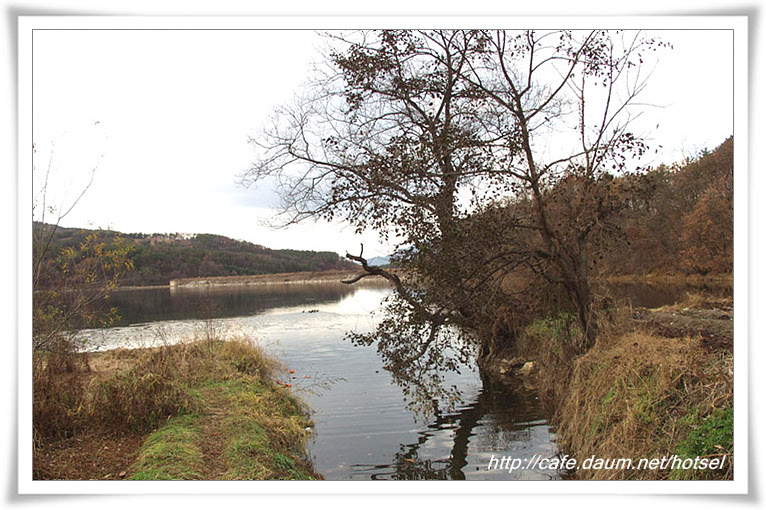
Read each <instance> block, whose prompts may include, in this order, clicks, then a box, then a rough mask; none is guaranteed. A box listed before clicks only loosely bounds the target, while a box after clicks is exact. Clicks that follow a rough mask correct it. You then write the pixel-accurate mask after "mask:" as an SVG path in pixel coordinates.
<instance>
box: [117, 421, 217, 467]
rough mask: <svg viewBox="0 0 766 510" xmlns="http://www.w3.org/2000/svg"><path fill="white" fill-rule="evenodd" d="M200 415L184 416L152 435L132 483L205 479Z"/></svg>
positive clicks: (141, 455)
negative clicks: (200, 446)
mask: <svg viewBox="0 0 766 510" xmlns="http://www.w3.org/2000/svg"><path fill="white" fill-rule="evenodd" d="M198 423H199V416H198V415H186V416H180V417H177V418H174V419H172V420H170V421H169V422H168V423H167V424H166V425H165V426H164V427H162V428H160V429H159V430H158V431H157V432H155V433H153V434H151V435H150V436H149V438H148V439H147V440H146V442H145V443H144V446H143V448H142V450H141V453H140V454H139V456H138V459H137V460H136V462H135V464H134V465H133V471H134V473H133V475H132V476H131V480H202V479H204V474H203V473H204V463H203V459H202V452H201V451H200V449H199V446H198V444H199V443H200V440H201V437H200V431H199V427H198Z"/></svg>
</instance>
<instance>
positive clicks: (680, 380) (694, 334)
mask: <svg viewBox="0 0 766 510" xmlns="http://www.w3.org/2000/svg"><path fill="white" fill-rule="evenodd" d="M713 312H716V313H713ZM647 315H649V316H651V317H655V320H650V321H647V320H644V317H645V316H647ZM731 316H733V309H732V307H731V300H730V299H729V300H726V299H720V298H715V299H707V298H704V297H703V296H698V295H696V296H690V297H689V299H688V300H687V301H686V302H684V303H679V304H677V305H675V306H671V307H665V308H663V309H659V310H649V311H643V312H642V313H637V312H636V311H634V310H626V309H622V310H616V311H614V313H613V314H612V315H611V317H609V318H605V317H604V318H602V320H601V324H600V328H599V337H598V340H597V342H596V345H595V346H594V347H593V348H592V349H590V350H589V351H588V352H587V353H586V354H584V355H581V356H576V355H573V353H575V352H577V350H578V347H579V346H578V345H577V342H578V341H579V338H580V335H579V331H578V330H577V326H576V321H575V320H574V317H573V316H570V315H567V314H561V315H559V316H557V317H555V318H550V319H546V320H539V321H536V322H534V323H532V324H530V325H529V326H528V327H527V328H526V331H525V332H524V334H523V335H522V337H521V339H520V340H519V344H518V346H517V350H518V352H517V354H519V355H520V356H521V357H523V358H524V359H532V360H534V361H535V367H536V371H535V374H534V381H535V384H536V385H537V386H538V390H539V392H540V395H541V397H542V400H543V401H544V402H545V403H546V405H547V407H548V411H549V414H550V415H551V416H552V417H553V420H552V421H553V422H554V424H555V425H556V431H557V437H558V443H559V445H560V447H561V448H562V450H563V451H564V452H565V453H567V454H569V455H571V456H572V457H573V458H576V459H580V460H581V461H582V460H584V459H587V458H590V457H592V456H595V458H596V459H599V458H601V459H632V461H633V468H631V469H625V468H623V467H621V468H620V469H600V470H597V469H579V470H577V472H576V474H575V476H576V477H577V478H581V479H651V480H663V479H731V478H732V477H733V468H732V465H733V464H732V463H733V453H734V448H733V350H732V342H731V339H729V341H728V342H721V341H714V342H711V341H710V338H709V337H708V336H706V334H707V332H708V331H709V330H710V329H711V328H712V329H714V330H715V331H717V332H720V331H725V330H726V328H722V327H718V328H714V327H713V326H715V325H716V323H717V322H728V323H729V324H728V326H729V328H731V324H730V322H731ZM681 319H683V320H685V321H686V322H684V321H683V320H681ZM662 321H670V322H672V323H673V324H676V325H677V324H679V323H680V324H685V327H686V329H685V330H679V329H678V328H677V326H674V327H661V326H662V325H661V322H662ZM716 340H719V339H718V338H716ZM673 455H677V456H678V457H679V458H682V459H696V458H699V459H701V460H702V459H707V462H710V461H712V460H714V459H720V460H718V461H717V462H723V464H722V467H721V468H719V469H693V468H691V469H679V468H677V467H676V468H675V469H673V468H672V467H671V466H670V465H669V464H668V465H665V466H664V467H659V466H655V467H654V468H652V469H636V468H635V466H636V465H637V463H638V461H639V460H640V459H662V458H663V457H665V458H670V457H671V456H673Z"/></svg>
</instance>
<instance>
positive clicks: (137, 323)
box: [85, 284, 562, 480]
mask: <svg viewBox="0 0 766 510" xmlns="http://www.w3.org/2000/svg"><path fill="white" fill-rule="evenodd" d="M388 292H390V290H389V289H388V288H377V287H369V286H363V287H353V286H346V285H334V284H308V285H307V284H289V285H264V286H251V287H239V288H230V287H225V288H224V287H220V288H210V289H180V290H178V289H177V290H176V291H174V292H171V291H170V289H167V288H162V289H145V290H130V291H120V292H115V293H114V294H113V296H112V303H111V304H112V305H114V306H117V307H118V308H119V309H120V311H121V315H122V319H121V323H120V325H119V326H118V327H113V328H109V329H104V330H90V331H87V332H85V335H86V336H87V337H88V338H89V341H90V342H91V347H92V348H93V349H110V348H115V347H120V346H127V347H141V346H148V345H156V344H158V343H172V342H177V341H181V340H183V339H193V338H195V337H196V338H199V337H202V336H204V335H205V334H207V332H209V331H211V330H213V331H214V332H215V333H218V334H223V335H227V334H231V335H247V336H249V337H250V338H253V339H255V340H256V341H257V342H258V343H259V344H261V345H263V346H265V348H266V349H267V350H269V351H270V352H272V353H273V354H275V355H276V356H278V357H279V358H280V359H281V360H282V361H283V362H284V363H285V365H286V369H288V370H289V369H292V370H294V371H295V373H294V374H290V373H289V372H287V371H285V373H283V375H282V376H281V377H282V378H283V379H285V380H289V381H290V382H291V383H292V384H293V390H294V391H296V392H297V393H298V394H299V395H300V396H301V398H303V399H304V400H305V401H306V402H307V403H308V404H309V405H310V406H311V408H312V409H313V413H314V414H313V419H314V422H315V429H314V434H313V438H312V441H311V444H310V445H309V453H310V455H311V457H312V459H313V461H314V465H315V468H316V469H317V470H318V471H319V472H320V473H322V474H323V475H324V476H325V478H326V479H329V480H385V479H390V480H391V479H393V480H414V479H452V480H464V479H465V480H484V479H486V480H490V479H491V480H520V479H524V480H548V479H557V478H560V477H561V476H562V474H560V473H557V472H555V471H553V472H551V471H545V470H543V471H538V470H519V471H515V472H513V473H508V472H506V471H501V470H488V469H487V466H488V465H489V461H490V459H491V458H492V455H495V456H496V457H498V456H505V455H512V456H514V457H522V458H529V457H531V456H532V455H540V456H543V457H552V456H555V455H556V453H557V448H556V444H555V435H554V434H553V431H552V430H551V427H550V426H549V424H548V422H547V421H546V419H545V416H544V414H543V412H542V409H541V407H540V405H539V402H538V400H537V396H536V395H535V392H534V391H532V390H529V389H525V388H524V387H523V386H520V387H518V388H514V389H509V388H507V387H502V386H497V387H490V386H489V384H488V383H487V384H485V383H484V382H482V381H481V380H480V378H479V376H478V374H477V373H476V372H474V371H472V370H470V368H468V367H466V369H465V370H462V371H461V373H460V374H457V373H451V374H448V376H447V379H446V382H447V383H448V384H454V385H456V386H457V387H458V388H459V389H460V390H461V393H462V402H461V403H460V404H459V405H457V406H456V407H455V409H453V410H452V411H450V412H444V413H442V414H440V415H431V416H427V417H424V416H421V415H418V414H416V413H415V412H414V411H412V410H411V409H410V408H409V407H408V405H407V402H406V399H405V396H404V393H403V391H402V388H400V387H399V386H396V385H395V384H392V382H391V376H390V374H389V373H388V372H386V371H385V370H384V369H383V366H382V363H381V360H380V358H379V356H378V354H377V352H376V350H375V348H374V347H359V346H354V345H352V344H351V343H350V342H349V341H348V340H346V339H345V333H346V332H347V331H356V332H365V331H369V330H370V329H371V328H373V327H374V324H375V320H376V315H374V314H373V312H374V311H375V310H376V309H378V307H379V304H380V302H381V300H382V299H383V298H384V297H385V296H386V294H387V293H388Z"/></svg>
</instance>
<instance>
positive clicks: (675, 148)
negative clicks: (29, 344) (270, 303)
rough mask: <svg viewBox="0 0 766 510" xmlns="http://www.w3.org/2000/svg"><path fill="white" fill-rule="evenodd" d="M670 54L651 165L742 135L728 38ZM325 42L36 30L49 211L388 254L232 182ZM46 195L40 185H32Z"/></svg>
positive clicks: (665, 58)
mask: <svg viewBox="0 0 766 510" xmlns="http://www.w3.org/2000/svg"><path fill="white" fill-rule="evenodd" d="M657 33H659V34H660V35H661V37H662V38H663V40H665V41H667V42H670V43H671V44H672V45H673V50H672V51H665V52H663V53H662V56H661V57H662V58H661V60H660V62H659V63H658V65H657V67H656V69H655V71H654V75H653V76H652V79H651V82H650V86H649V88H648V89H647V90H646V92H645V94H644V96H642V99H643V101H644V102H646V103H649V104H652V105H657V106H661V107H656V106H654V107H648V109H647V111H646V113H645V114H644V115H643V117H642V118H641V122H642V124H641V126H642V128H643V130H644V132H645V133H647V134H648V135H649V138H650V139H649V142H650V144H651V145H652V147H658V146H659V145H662V147H663V150H662V151H660V152H659V154H658V155H657V156H654V160H653V161H652V163H654V164H659V163H672V162H674V161H678V160H680V159H681V158H683V157H684V156H686V155H692V154H695V153H697V152H698V151H699V150H700V149H703V148H709V149H712V148H715V147H716V146H717V145H718V144H720V143H721V142H723V140H724V139H725V138H727V137H728V136H730V135H731V134H732V132H733V121H732V115H733V104H732V103H733V96H732V94H733V89H732V82H733V74H732V66H733V36H732V32H731V31H723V30H719V31H711V30H684V31H662V32H657ZM322 44H324V43H323V41H321V40H320V39H319V38H318V37H317V36H316V35H315V34H314V33H313V32H312V31H310V30H290V31H288V30H250V31H227V30H214V31H209V30H208V31H179V30H174V31H149V30H36V31H35V33H34V47H33V72H34V80H33V137H34V141H35V143H36V144H37V147H38V152H37V156H36V157H35V166H36V179H37V177H38V176H42V175H44V173H45V170H46V169H47V168H48V165H49V164H50V170H51V171H50V176H51V177H50V178H51V180H50V182H49V192H48V198H49V204H51V203H52V204H53V205H55V206H57V207H59V208H66V207H67V204H71V202H72V200H73V199H74V198H76V197H77V196H78V195H79V192H80V191H81V190H82V189H83V187H84V186H85V185H86V184H87V182H88V181H89V179H90V176H91V172H92V170H93V169H94V168H96V171H95V174H93V183H92V185H91V187H90V189H89V190H88V191H87V193H86V194H85V195H84V196H83V198H82V200H81V201H80V202H79V203H78V204H77V207H76V208H74V209H73V210H72V212H71V213H70V214H69V215H68V216H67V217H66V218H65V219H64V221H62V224H63V225H64V226H71V227H89V228H112V229H114V230H118V231H122V232H145V233H150V232H185V233H214V234H221V235H226V236H229V237H233V238H236V239H244V240H247V241H251V242H254V243H258V244H262V245H265V246H268V247H271V248H295V249H315V250H330V251H335V252H338V253H344V252H345V251H346V250H348V251H350V252H357V251H358V248H359V243H360V242H364V243H365V254H367V255H370V256H372V255H381V254H385V253H387V252H389V251H390V247H389V246H386V245H379V244H378V243H377V236H376V235H375V234H374V233H369V234H366V235H365V236H358V235H355V234H354V233H353V231H352V229H351V228H348V227H346V228H343V227H342V226H340V225H329V224H326V223H317V224H307V225H304V226H300V227H295V228H291V229H288V230H273V229H269V228H267V227H265V226H263V225H262V224H261V221H262V220H263V219H267V218H269V217H271V215H272V213H273V211H272V209H271V208H272V207H273V206H275V205H276V204H277V201H278V199H277V197H275V196H273V195H272V194H270V193H269V190H268V189H260V190H252V189H250V190H248V189H244V188H242V187H239V186H238V185H237V184H236V182H235V177H236V175H237V174H238V173H239V172H241V171H242V170H244V169H246V168H247V167H248V166H249V164H250V162H251V161H252V160H253V148H252V147H251V146H250V145H249V144H248V142H247V140H248V137H250V136H253V135H256V134H257V133H258V131H259V129H260V128H261V126H262V125H263V124H264V123H265V121H266V119H267V117H268V115H269V114H270V113H271V111H272V110H273V108H274V107H275V106H277V105H279V104H281V103H284V102H287V101H290V99H291V97H292V95H293V93H294V92H295V91H297V90H298V89H299V87H300V86H301V84H302V82H303V81H304V80H305V79H306V78H307V77H308V73H309V69H310V64H311V63H312V62H313V61H315V60H317V59H318V58H319V57H318V54H317V52H316V50H317V48H318V47H320V46H321V45H322ZM35 185H36V187H38V186H39V181H38V182H36V183H35Z"/></svg>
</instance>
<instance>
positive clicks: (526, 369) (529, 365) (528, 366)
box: [519, 361, 535, 377]
mask: <svg viewBox="0 0 766 510" xmlns="http://www.w3.org/2000/svg"><path fill="white" fill-rule="evenodd" d="M534 371H535V362H534V361H527V362H526V363H524V365H523V366H522V367H521V368H520V369H519V375H521V376H524V377H526V376H529V375H531V374H532V372H534Z"/></svg>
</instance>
